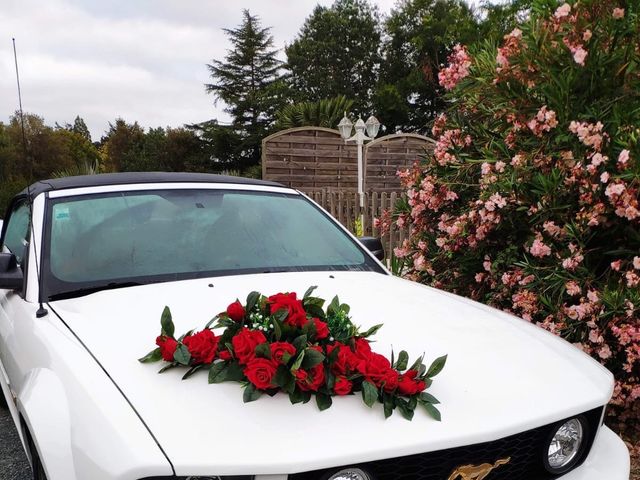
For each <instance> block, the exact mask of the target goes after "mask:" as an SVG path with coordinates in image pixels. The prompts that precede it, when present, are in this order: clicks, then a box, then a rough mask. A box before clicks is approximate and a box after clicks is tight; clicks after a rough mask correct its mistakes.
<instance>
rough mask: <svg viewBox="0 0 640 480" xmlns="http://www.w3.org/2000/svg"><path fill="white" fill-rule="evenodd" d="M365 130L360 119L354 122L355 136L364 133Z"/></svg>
mask: <svg viewBox="0 0 640 480" xmlns="http://www.w3.org/2000/svg"><path fill="white" fill-rule="evenodd" d="M366 128H367V126H366V125H365V123H364V121H363V120H362V118H360V117H358V120H357V121H356V134H357V133H358V132H360V133H364V131H365V129H366Z"/></svg>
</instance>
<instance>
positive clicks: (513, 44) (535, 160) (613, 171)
mask: <svg viewBox="0 0 640 480" xmlns="http://www.w3.org/2000/svg"><path fill="white" fill-rule="evenodd" d="M531 11H532V13H531V18H530V20H528V21H527V22H525V23H523V24H521V25H520V26H519V28H516V29H513V30H512V31H511V32H510V33H509V34H508V35H506V37H505V38H504V39H503V41H502V42H501V44H500V45H499V46H498V47H497V48H496V45H493V44H492V43H490V42H487V43H483V44H481V45H476V47H474V48H470V49H468V50H467V49H466V48H465V47H461V46H459V47H457V48H455V49H454V52H453V53H452V55H451V57H450V60H451V61H450V64H449V65H448V66H447V67H445V68H443V69H442V70H441V71H440V76H439V79H440V82H441V84H442V86H443V87H444V88H446V89H447V90H449V91H450V93H449V94H448V97H447V100H448V102H449V108H448V109H447V112H446V114H444V115H442V116H440V117H438V119H437V120H436V122H435V123H434V126H433V134H434V136H436V137H437V142H436V145H435V150H434V155H433V158H429V159H428V161H427V162H425V163H424V164H423V165H419V166H416V168H413V169H410V170H407V171H405V172H402V173H401V175H400V176H401V178H402V180H403V183H404V185H405V187H406V189H407V201H406V202H402V203H401V204H400V205H398V209H397V211H396V216H395V221H396V222H398V224H399V225H405V224H407V223H408V224H409V226H410V228H411V234H410V236H409V238H408V239H407V241H406V242H405V243H404V245H402V248H399V249H397V250H396V251H395V254H396V255H397V256H398V257H400V258H402V259H403V261H404V262H405V265H406V267H407V268H406V273H407V275H408V276H409V278H412V279H414V280H417V281H420V282H423V283H426V284H430V285H434V286H437V287H438V288H441V289H444V290H448V291H452V292H454V293H456V294H458V295H465V296H469V297H471V298H473V299H475V300H479V301H484V302H486V303H488V304H489V305H492V306H494V307H497V308H501V309H503V310H506V311H508V312H512V313H515V314H517V315H519V316H521V317H522V318H524V319H525V320H529V321H531V322H534V323H536V324H537V325H539V326H541V327H543V328H545V329H547V330H549V331H551V332H554V333H557V334H559V335H562V336H563V337H564V338H565V339H566V340H568V341H570V342H572V343H574V344H576V345H577V346H579V348H580V349H581V350H583V351H584V352H586V353H589V354H591V355H592V356H593V357H594V358H596V359H597V360H598V361H600V362H601V363H602V364H604V365H605V366H606V367H607V368H608V369H609V370H611V371H612V372H613V373H614V375H615V377H616V386H615V389H614V397H613V399H612V402H611V403H610V405H611V409H610V413H611V414H612V415H611V420H612V421H613V422H615V425H617V426H619V428H620V429H626V430H627V431H628V432H629V433H631V432H635V434H636V435H638V434H640V423H639V419H640V397H639V396H638V395H637V393H638V390H637V388H638V387H637V385H638V382H640V355H639V350H638V340H639V338H640V337H639V336H638V326H639V323H638V319H639V318H640V254H639V252H640V142H639V138H640V131H639V130H638V125H640V76H639V75H638V67H637V66H638V65H640V50H639V49H638V32H640V10H639V4H638V3H637V2H636V3H633V2H625V1H623V0H612V1H608V2H603V1H602V0H580V1H576V2H572V3H571V4H569V3H564V4H563V5H562V6H560V7H558V3H557V2H549V1H548V0H534V2H533V8H532V10H531ZM387 220H389V219H388V217H384V218H383V221H382V223H383V225H384V224H386V223H387Z"/></svg>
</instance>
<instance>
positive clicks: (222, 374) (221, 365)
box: [209, 362, 227, 383]
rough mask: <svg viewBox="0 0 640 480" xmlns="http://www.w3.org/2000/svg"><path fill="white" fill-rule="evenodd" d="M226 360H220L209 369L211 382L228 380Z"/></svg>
mask: <svg viewBox="0 0 640 480" xmlns="http://www.w3.org/2000/svg"><path fill="white" fill-rule="evenodd" d="M226 369H227V364H226V362H218V363H214V364H213V365H211V368H210V369H209V383H222V382H224V381H225V380H226Z"/></svg>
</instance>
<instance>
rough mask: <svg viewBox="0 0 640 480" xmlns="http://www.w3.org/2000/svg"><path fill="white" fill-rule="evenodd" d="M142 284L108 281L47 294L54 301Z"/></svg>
mask: <svg viewBox="0 0 640 480" xmlns="http://www.w3.org/2000/svg"><path fill="white" fill-rule="evenodd" d="M139 285H144V283H140V282H109V283H106V284H104V285H95V286H92V287H83V288H78V289H75V290H69V291H67V292H60V293H55V294H53V295H49V301H50V302H54V301H56V300H65V299H67V298H76V297H84V296H85V295H91V294H92V293H96V292H101V291H103V290H114V289H116V288H126V287H137V286H139Z"/></svg>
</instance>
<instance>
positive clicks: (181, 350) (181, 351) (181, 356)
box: [173, 345, 191, 365]
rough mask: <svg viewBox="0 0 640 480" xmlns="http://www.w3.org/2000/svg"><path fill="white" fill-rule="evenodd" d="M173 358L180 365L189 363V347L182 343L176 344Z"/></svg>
mask: <svg viewBox="0 0 640 480" xmlns="http://www.w3.org/2000/svg"><path fill="white" fill-rule="evenodd" d="M173 359H174V360H175V361H176V362H178V363H179V364H180V365H189V362H190V361H191V354H190V353H189V349H188V348H187V347H185V346H184V345H178V348H176V351H175V353H174V354H173Z"/></svg>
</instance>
